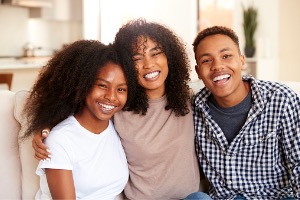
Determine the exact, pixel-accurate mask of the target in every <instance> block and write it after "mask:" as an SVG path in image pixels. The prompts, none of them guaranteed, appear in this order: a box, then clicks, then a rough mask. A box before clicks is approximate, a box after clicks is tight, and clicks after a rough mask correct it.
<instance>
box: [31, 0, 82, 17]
mask: <svg viewBox="0 0 300 200" xmlns="http://www.w3.org/2000/svg"><path fill="white" fill-rule="evenodd" d="M52 1H53V3H52V6H51V7H42V8H30V9H29V17H30V18H41V19H46V20H54V21H81V20H82V0H52Z"/></svg>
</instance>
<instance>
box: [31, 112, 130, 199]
mask: <svg viewBox="0 0 300 200" xmlns="http://www.w3.org/2000/svg"><path fill="white" fill-rule="evenodd" d="M45 144H46V145H47V146H48V147H49V148H50V149H51V153H52V156H53V157H52V158H51V160H50V161H46V160H45V161H40V163H39V166H38V168H37V170H36V173H37V174H38V175H39V176H40V178H41V179H40V190H39V191H38V193H37V195H36V199H51V194H50V192H49V188H48V184H47V179H46V175H45V170H44V168H52V169H66V170H72V173H73V180H74V185H75V190H76V199H114V198H115V197H116V196H117V195H118V194H120V193H121V192H122V191H123V189H124V187H125V185H126V183H127V181H128V176H129V175H128V174H129V173H128V166H127V160H126V156H125V153H124V150H123V147H122V145H121V142H120V138H119V136H118V134H117V132H116V131H115V129H114V126H113V123H112V122H111V121H110V122H109V126H108V127H107V129H106V130H104V131H103V132H102V133H100V134H94V133H91V132H89V131H88V130H86V129H85V128H83V127H82V126H81V125H80V124H79V123H78V121H77V120H76V119H75V118H74V116H70V117H68V118H67V119H65V120H64V121H62V122H61V123H59V124H58V125H57V126H55V127H54V128H53V129H52V130H51V134H49V136H48V137H47V138H46V140H45Z"/></svg>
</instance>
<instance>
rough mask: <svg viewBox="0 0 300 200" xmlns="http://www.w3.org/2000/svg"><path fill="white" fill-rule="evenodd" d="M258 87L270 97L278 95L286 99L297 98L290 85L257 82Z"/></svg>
mask: <svg viewBox="0 0 300 200" xmlns="http://www.w3.org/2000/svg"><path fill="white" fill-rule="evenodd" d="M256 82H257V85H258V87H259V88H260V91H261V92H262V93H263V94H265V95H267V96H269V95H278V96H282V97H285V98H292V99H295V98H297V96H298V95H297V93H296V92H295V91H294V90H292V89H291V88H290V87H289V86H288V85H286V84H284V83H279V82H272V81H263V80H257V81H256Z"/></svg>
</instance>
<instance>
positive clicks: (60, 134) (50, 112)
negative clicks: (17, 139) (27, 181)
mask: <svg viewBox="0 0 300 200" xmlns="http://www.w3.org/2000/svg"><path fill="white" fill-rule="evenodd" d="M129 70H130V69H124V68H123V67H122V66H121V65H120V62H119V59H118V56H117V54H116V53H115V50H114V48H113V46H112V45H108V46H107V45H103V44H102V43H100V42H98V41H92V40H81V41H77V42H75V43H73V44H71V45H69V46H67V47H66V48H64V49H62V50H61V51H60V52H58V53H57V54H56V55H55V56H54V57H53V58H52V59H51V60H50V61H49V62H48V64H47V65H46V66H45V68H44V69H43V72H42V73H41V75H40V76H39V78H38V80H37V82H36V84H35V85H34V87H33V88H32V91H31V94H30V97H29V98H28V100H27V102H26V105H25V109H24V112H25V113H26V114H27V116H28V129H27V131H26V133H25V137H27V136H30V135H32V134H34V133H35V132H37V131H38V130H40V129H41V128H42V127H50V128H51V134H50V136H49V137H48V138H47V139H46V140H45V143H46V144H47V145H48V146H49V147H50V148H51V151H52V157H51V159H46V160H42V161H40V163H39V166H38V168H37V171H36V172H37V174H38V175H40V178H41V179H40V190H39V191H38V193H37V195H36V198H37V199H51V198H53V199H81V198H82V199H114V198H115V197H116V196H117V195H118V194H120V193H121V192H122V191H123V189H124V187H125V184H126V183H127V180H128V166H127V160H126V156H125V153H124V150H123V147H122V145H121V142H120V138H119V136H118V134H117V133H116V131H115V129H114V126H113V123H112V121H111V120H110V119H111V118H112V116H113V115H114V113H116V112H117V111H120V110H121V109H122V108H123V107H124V106H125V107H126V101H127V96H128V95H129V94H130V89H129V88H130V83H128V82H129V81H128V79H130V76H129V75H128V74H132V73H133V72H130V71H129Z"/></svg>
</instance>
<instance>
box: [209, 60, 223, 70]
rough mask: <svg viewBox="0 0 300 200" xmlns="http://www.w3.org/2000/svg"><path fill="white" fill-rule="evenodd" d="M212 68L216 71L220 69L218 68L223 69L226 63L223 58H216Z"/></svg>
mask: <svg viewBox="0 0 300 200" xmlns="http://www.w3.org/2000/svg"><path fill="white" fill-rule="evenodd" d="M211 69H212V70H215V71H218V70H221V69H224V64H223V63H222V61H221V60H219V59H215V60H214V61H213V63H212V68H211Z"/></svg>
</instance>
